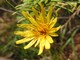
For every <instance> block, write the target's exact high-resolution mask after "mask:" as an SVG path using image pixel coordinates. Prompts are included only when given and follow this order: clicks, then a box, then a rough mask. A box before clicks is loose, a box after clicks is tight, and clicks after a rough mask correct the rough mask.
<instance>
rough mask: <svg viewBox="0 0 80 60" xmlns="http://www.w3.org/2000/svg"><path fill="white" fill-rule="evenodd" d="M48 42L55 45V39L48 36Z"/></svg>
mask: <svg viewBox="0 0 80 60" xmlns="http://www.w3.org/2000/svg"><path fill="white" fill-rule="evenodd" d="M46 40H47V41H48V42H49V43H53V42H54V41H53V39H52V38H51V37H50V36H49V35H47V36H46Z"/></svg>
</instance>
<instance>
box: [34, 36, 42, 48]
mask: <svg viewBox="0 0 80 60" xmlns="http://www.w3.org/2000/svg"><path fill="white" fill-rule="evenodd" d="M40 39H41V37H38V40H37V42H36V44H35V46H34V47H36V46H37V45H38V44H39V43H40Z"/></svg>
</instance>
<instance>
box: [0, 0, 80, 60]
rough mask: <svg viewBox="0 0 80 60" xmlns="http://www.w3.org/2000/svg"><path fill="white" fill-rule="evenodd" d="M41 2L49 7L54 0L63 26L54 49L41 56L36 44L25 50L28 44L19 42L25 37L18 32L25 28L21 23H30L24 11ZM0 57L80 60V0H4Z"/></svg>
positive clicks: (0, 15) (0, 18)
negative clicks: (17, 42) (22, 27)
mask: <svg viewBox="0 0 80 60" xmlns="http://www.w3.org/2000/svg"><path fill="white" fill-rule="evenodd" d="M38 2H42V3H43V4H44V6H46V8H48V7H49V6H50V4H51V3H53V7H54V11H53V15H55V16H56V15H57V17H58V23H57V25H62V27H61V29H60V31H59V32H58V34H59V37H57V38H55V43H54V44H52V47H51V49H50V51H44V53H43V54H41V55H40V56H38V55H37V53H38V49H36V48H34V47H31V48H30V49H27V50H24V49H23V46H24V44H21V45H16V44H15V41H16V40H18V39H20V38H21V36H16V35H14V31H16V30H21V28H18V27H17V26H16V24H17V23H28V22H27V21H26V20H25V19H24V18H23V16H22V15H21V14H20V11H22V10H25V11H30V10H31V8H32V6H35V7H36V8H37V7H38ZM37 9H39V8H37ZM0 60H80V0H0Z"/></svg>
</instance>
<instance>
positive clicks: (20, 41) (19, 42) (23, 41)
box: [16, 37, 34, 44]
mask: <svg viewBox="0 0 80 60" xmlns="http://www.w3.org/2000/svg"><path fill="white" fill-rule="evenodd" d="M32 39H34V38H33V37H32V38H23V39H21V40H18V41H16V44H22V43H25V42H28V41H30V40H32Z"/></svg>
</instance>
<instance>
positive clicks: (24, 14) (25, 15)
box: [22, 11, 38, 26]
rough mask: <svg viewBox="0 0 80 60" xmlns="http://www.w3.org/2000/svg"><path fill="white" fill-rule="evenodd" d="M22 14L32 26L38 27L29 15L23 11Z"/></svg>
mask: <svg viewBox="0 0 80 60" xmlns="http://www.w3.org/2000/svg"><path fill="white" fill-rule="evenodd" d="M22 14H23V16H24V17H26V18H27V19H29V21H30V22H31V23H32V24H33V25H35V26H37V25H38V24H37V22H36V21H35V19H34V18H33V17H32V16H31V15H30V14H28V13H27V12H25V11H22Z"/></svg>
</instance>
